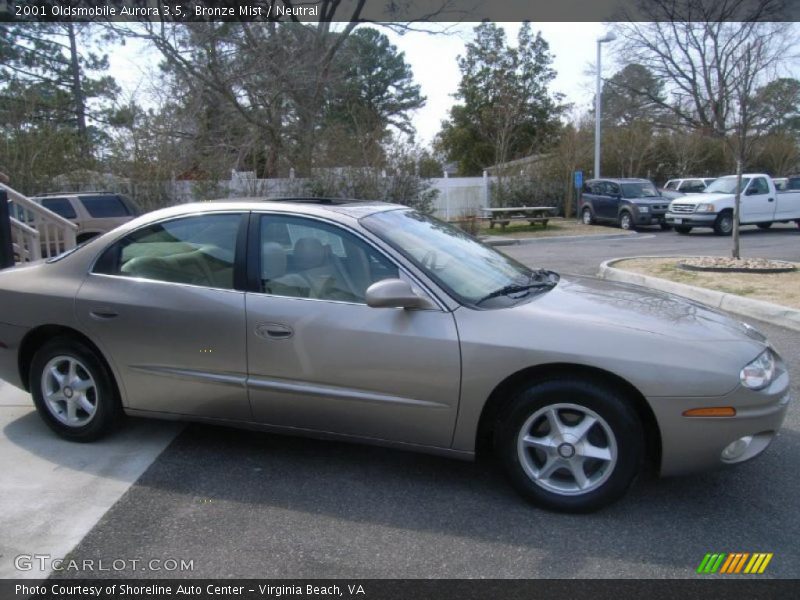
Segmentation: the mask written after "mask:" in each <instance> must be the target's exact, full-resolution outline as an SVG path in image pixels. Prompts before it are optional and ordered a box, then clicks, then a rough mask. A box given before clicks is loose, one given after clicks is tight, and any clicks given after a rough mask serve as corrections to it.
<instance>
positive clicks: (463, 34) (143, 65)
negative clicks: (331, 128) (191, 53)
mask: <svg viewBox="0 0 800 600" xmlns="http://www.w3.org/2000/svg"><path fill="white" fill-rule="evenodd" d="M437 25H443V24H437ZM499 25H501V26H502V27H503V28H504V29H505V30H506V37H507V39H508V42H509V43H511V44H512V45H516V37H517V32H518V31H519V28H520V23H500V24H499ZM531 26H532V28H533V30H534V31H537V30H538V31H541V32H542V37H543V38H544V39H545V40H546V41H547V42H548V44H549V45H550V51H551V53H552V54H553V55H554V61H553V68H554V69H555V70H556V72H557V76H556V79H555V81H554V82H553V85H552V91H553V92H560V93H562V94H564V95H565V99H566V101H567V102H570V103H573V104H575V106H576V108H578V109H586V108H589V105H590V104H591V102H592V100H593V93H594V77H593V75H591V74H590V73H588V71H589V70H591V69H592V68H593V65H594V63H595V60H596V56H595V54H596V47H597V45H596V43H595V40H596V39H597V38H598V37H599V36H601V35H603V34H604V33H605V31H606V29H607V27H606V25H604V24H603V23H533V24H532V25H531ZM474 27H475V24H474V23H472V24H462V25H456V26H452V27H450V28H449V29H448V30H447V34H445V35H442V34H435V35H432V34H429V33H423V32H411V33H406V34H404V35H398V34H396V33H394V32H392V31H389V30H386V29H383V32H384V33H386V35H387V36H388V37H389V38H390V40H391V41H392V43H393V44H394V45H395V46H397V48H398V50H400V51H401V52H403V53H404V54H405V59H406V62H407V63H408V64H409V65H410V66H411V69H412V71H413V73H414V78H415V80H416V82H417V83H418V84H419V85H420V87H421V92H422V94H423V95H424V96H425V97H426V98H427V103H426V105H425V106H424V107H423V108H421V109H419V110H417V111H416V112H415V114H414V118H413V123H414V125H415V127H416V129H417V136H416V141H417V142H419V143H420V144H421V145H423V146H427V145H429V144H430V142H431V141H432V140H433V137H434V136H435V135H436V133H437V132H438V131H439V128H440V125H441V122H442V121H443V120H444V119H446V118H447V114H448V111H449V109H450V107H451V106H452V105H453V103H454V102H455V100H454V98H453V96H452V94H454V93H455V92H456V90H457V88H458V82H459V79H460V74H459V71H458V64H457V62H456V59H457V57H458V56H459V54H464V45H465V43H467V42H469V41H470V40H471V39H472V31H473V29H474ZM159 60H160V57H159V55H158V53H157V52H155V51H149V50H148V49H146V48H145V47H143V46H142V44H141V43H137V42H128V43H127V44H126V45H125V46H123V47H122V48H116V49H115V50H114V51H113V52H110V53H109V61H110V65H111V75H112V76H113V77H115V78H116V80H117V82H118V83H119V84H120V85H121V86H122V88H123V91H124V93H125V95H126V96H127V95H128V94H131V93H135V91H136V90H137V89H145V88H146V87H147V86H146V82H147V81H148V69H149V68H154V67H155V66H157V64H158V62H159ZM603 73H604V76H608V74H609V73H613V66H612V64H611V61H610V60H604V61H603Z"/></svg>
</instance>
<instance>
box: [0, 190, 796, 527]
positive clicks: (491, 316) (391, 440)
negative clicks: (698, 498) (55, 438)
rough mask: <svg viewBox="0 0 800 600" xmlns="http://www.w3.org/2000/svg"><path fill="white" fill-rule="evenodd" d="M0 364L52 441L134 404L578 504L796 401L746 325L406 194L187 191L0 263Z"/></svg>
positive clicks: (616, 491) (90, 436)
mask: <svg viewBox="0 0 800 600" xmlns="http://www.w3.org/2000/svg"><path fill="white" fill-rule="evenodd" d="M0 306H2V312H0V321H2V322H0V377H2V378H3V379H5V380H6V381H8V382H10V383H12V384H13V385H15V386H17V387H20V388H23V389H25V390H29V391H30V392H31V394H32V395H33V399H34V401H35V404H36V408H37V409H38V412H39V414H40V415H41V417H42V419H43V420H44V421H45V423H47V425H48V426H50V427H51V428H52V429H53V430H54V431H55V432H56V433H58V434H59V435H61V436H63V437H65V438H67V439H70V440H76V441H90V440H94V439H97V438H99V437H100V436H102V435H105V434H107V433H108V432H110V431H111V430H112V429H113V428H114V426H115V425H117V423H118V422H119V420H120V418H121V417H122V416H123V415H124V414H129V415H137V416H150V417H158V418H167V419H186V420H194V421H203V422H209V423H222V424H227V425H241V426H244V427H250V428H261V429H264V430H267V431H275V432H284V433H291V434H301V435H310V436H316V437H325V438H334V439H342V440H358V441H363V442H368V443H374V444H380V445H387V446H393V447H398V448H405V449H409V450H418V451H424V452H431V453H436V454H441V455H446V456H451V457H457V458H464V459H470V458H472V457H474V456H475V454H476V452H478V451H482V450H484V449H493V450H494V451H495V452H496V453H497V455H498V457H499V462H500V464H502V465H503V467H504V469H505V471H506V472H507V474H508V477H509V479H510V481H511V483H512V484H513V485H514V487H515V488H516V489H517V490H519V492H521V493H522V494H523V495H524V496H525V497H527V498H528V499H530V500H532V501H533V502H535V503H536V504H538V505H539V506H543V507H546V508H550V509H555V510H563V511H573V512H578V511H588V510H594V509H597V508H599V507H601V506H603V505H606V504H608V503H609V502H612V501H614V500H615V499H617V498H619V497H620V496H622V495H623V494H624V492H625V491H626V489H627V488H628V487H629V485H630V484H631V482H632V481H633V479H634V477H635V476H636V474H637V473H638V472H639V471H640V470H641V469H643V468H646V467H647V466H648V465H654V466H655V467H656V469H657V470H658V471H659V472H660V473H661V474H663V475H674V474H681V473H688V472H692V471H697V470H701V469H707V468H711V467H715V466H717V465H724V464H734V463H740V462H743V461H746V460H748V459H751V458H753V457H755V456H756V455H758V454H760V453H761V452H762V451H764V449H765V448H766V447H767V446H768V445H769V444H770V442H771V441H772V439H773V437H774V436H775V434H776V432H777V431H778V429H779V428H780V426H781V423H782V421H783V418H784V415H785V413H786V410H787V406H788V403H789V393H788V389H789V377H788V374H787V371H786V368H785V366H784V363H783V361H782V360H781V358H780V356H779V355H778V354H777V353H776V351H775V350H774V349H773V348H772V347H771V346H770V344H769V343H768V342H767V340H766V339H765V338H764V337H763V336H762V335H761V334H759V333H758V332H757V331H756V330H754V329H753V328H751V327H749V326H747V325H745V324H742V323H740V322H737V321H735V320H732V319H731V318H729V317H727V316H724V315H723V314H721V313H719V312H716V311H714V310H711V309H709V308H706V307H704V306H702V305H700V304H696V303H692V302H688V301H686V300H682V299H679V298H677V297H675V296H670V295H666V294H662V293H656V292H652V291H648V290H646V289H645V288H639V287H634V286H626V285H621V284H616V283H611V282H606V281H601V280H596V279H593V278H584V277H573V276H569V277H568V276H559V275H558V274H556V273H554V272H551V271H546V270H531V269H529V268H527V267H525V266H523V265H521V264H519V263H517V262H515V261H514V260H512V259H510V258H509V257H507V256H505V255H503V254H500V253H498V252H496V251H495V250H493V249H492V248H490V247H487V246H484V245H483V244H481V243H479V242H478V241H476V240H475V239H473V238H472V237H470V236H468V235H466V234H464V233H462V232H461V231H459V230H457V229H454V228H452V227H450V226H449V225H446V224H445V223H442V222H440V221H437V220H436V219H433V218H431V217H428V216H425V215H422V214H420V213H418V212H415V211H413V210H410V209H408V208H406V207H403V206H398V205H391V204H385V203H364V202H349V201H333V200H304V199H294V200H284V201H280V202H264V201H242V202H235V203H231V202H224V203H204V204H195V205H184V206H179V207H173V208H169V209H165V210H161V211H158V212H154V213H151V214H148V215H145V216H143V217H140V218H138V219H135V220H133V221H131V222H129V223H127V224H125V225H123V226H122V227H120V228H118V229H116V230H114V231H111V232H109V233H107V234H105V235H102V236H100V237H98V238H96V239H94V240H92V241H91V242H88V243H87V244H85V245H83V246H80V247H78V248H77V249H75V250H73V251H71V252H69V253H66V254H64V255H62V256H60V257H57V258H55V259H50V260H49V261H47V262H42V263H39V264H34V265H30V266H24V267H17V268H14V269H10V270H8V271H5V272H2V273H0Z"/></svg>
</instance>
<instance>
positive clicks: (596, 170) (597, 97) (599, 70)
mask: <svg viewBox="0 0 800 600" xmlns="http://www.w3.org/2000/svg"><path fill="white" fill-rule="evenodd" d="M615 39H617V36H616V35H614V33H613V32H611V31H609V32H608V33H607V34H605V35H604V36H603V37H599V38H597V89H596V90H595V94H594V178H595V179H597V178H598V177H600V110H601V109H600V95H601V94H602V88H601V74H602V68H601V60H600V54H601V51H600V47H601V45H602V44H605V43H606V42H613V41H614V40H615Z"/></svg>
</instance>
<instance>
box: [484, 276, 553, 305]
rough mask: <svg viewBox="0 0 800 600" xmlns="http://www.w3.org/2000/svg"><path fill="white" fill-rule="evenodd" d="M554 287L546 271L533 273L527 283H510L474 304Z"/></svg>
mask: <svg viewBox="0 0 800 600" xmlns="http://www.w3.org/2000/svg"><path fill="white" fill-rule="evenodd" d="M534 280H536V281H534ZM555 285H556V281H554V280H553V279H552V278H551V277H550V274H549V273H548V272H547V271H543V270H540V271H533V272H532V273H531V277H530V280H529V281H528V283H510V284H508V285H505V286H503V287H501V288H500V289H499V290H495V291H493V292H491V293H489V294H486V295H485V296H484V297H483V298H481V299H480V300H478V301H477V302H476V303H475V304H476V305H477V304H481V303H483V302H486V301H487V300H491V299H492V298H498V297H499V296H508V295H510V294H518V293H520V292H527V291H529V290H541V289H551V288H553V287H555ZM526 295H527V294H526ZM520 297H524V296H520Z"/></svg>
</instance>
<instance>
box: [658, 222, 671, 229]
mask: <svg viewBox="0 0 800 600" xmlns="http://www.w3.org/2000/svg"><path fill="white" fill-rule="evenodd" d="M660 226H661V231H670V230H671V229H672V225H670V224H669V223H661V224H660Z"/></svg>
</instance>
